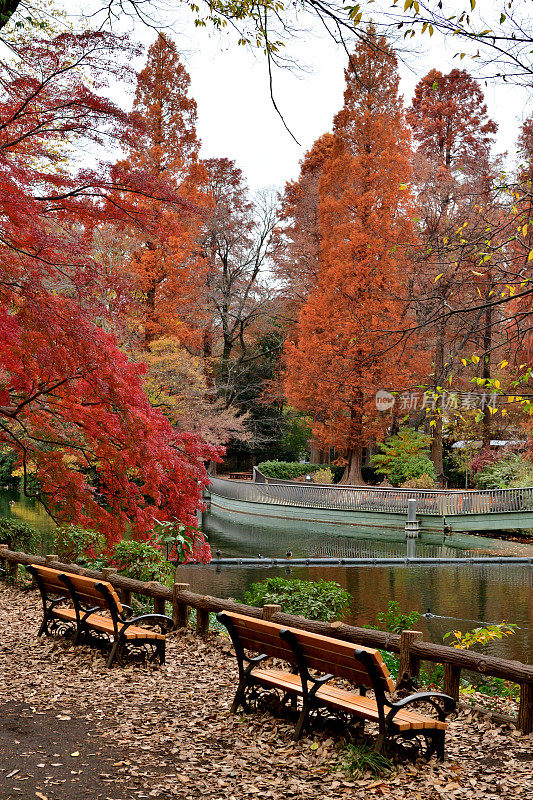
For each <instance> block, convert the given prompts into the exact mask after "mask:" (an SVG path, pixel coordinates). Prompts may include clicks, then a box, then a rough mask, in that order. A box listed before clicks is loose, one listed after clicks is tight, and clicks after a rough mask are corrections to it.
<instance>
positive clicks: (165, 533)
mask: <svg viewBox="0 0 533 800" xmlns="http://www.w3.org/2000/svg"><path fill="white" fill-rule="evenodd" d="M155 533H156V537H157V546H160V545H163V546H164V547H165V549H168V560H169V561H174V562H175V563H178V564H189V563H191V562H197V563H200V564H209V562H210V561H211V548H210V546H209V543H208V541H207V539H206V537H205V534H204V533H203V532H202V531H201V530H199V529H198V528H194V527H193V526H192V525H184V524H183V523H181V522H173V521H171V520H164V521H162V522H159V520H156V530H155Z"/></svg>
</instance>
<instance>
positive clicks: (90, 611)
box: [80, 606, 102, 625]
mask: <svg viewBox="0 0 533 800" xmlns="http://www.w3.org/2000/svg"><path fill="white" fill-rule="evenodd" d="M101 610H102V609H101V608H100V606H93V607H92V608H86V609H84V610H83V616H82V617H81V619H80V623H81V624H82V625H83V624H84V623H85V622H87V620H88V619H89V617H90V616H91V614H97V613H98V612H99V611H101Z"/></svg>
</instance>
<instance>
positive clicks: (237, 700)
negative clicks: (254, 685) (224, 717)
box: [230, 681, 250, 714]
mask: <svg viewBox="0 0 533 800" xmlns="http://www.w3.org/2000/svg"><path fill="white" fill-rule="evenodd" d="M245 689H246V683H243V682H242V681H240V682H239V685H238V687H237V691H236V692H235V697H234V698H233V703H232V704H231V708H230V711H231V713H232V714H236V713H237V711H238V710H239V707H240V706H242V710H243V711H244V712H245V713H247V712H248V711H249V710H250V708H249V706H248V703H247V702H246V700H245V699H244V690H245Z"/></svg>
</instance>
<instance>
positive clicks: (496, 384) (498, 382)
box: [494, 381, 500, 389]
mask: <svg viewBox="0 0 533 800" xmlns="http://www.w3.org/2000/svg"><path fill="white" fill-rule="evenodd" d="M494 386H495V387H496V388H497V389H499V388H500V381H494Z"/></svg>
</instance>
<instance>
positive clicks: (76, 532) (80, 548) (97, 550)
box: [54, 525, 105, 563]
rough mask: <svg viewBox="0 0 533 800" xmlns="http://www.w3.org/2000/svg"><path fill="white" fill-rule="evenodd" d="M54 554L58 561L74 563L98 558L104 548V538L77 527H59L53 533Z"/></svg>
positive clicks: (94, 532) (96, 533)
mask: <svg viewBox="0 0 533 800" xmlns="http://www.w3.org/2000/svg"><path fill="white" fill-rule="evenodd" d="M54 546H55V552H56V553H57V554H58V556H59V560H60V561H64V562H65V563H67V562H69V563H72V562H75V561H77V560H78V559H80V558H84V557H87V556H88V557H89V558H91V559H97V558H100V557H101V555H102V551H103V550H104V547H105V539H104V537H103V536H102V535H101V534H100V533H98V532H97V531H90V530H86V529H85V528H81V527H80V526H79V525H61V526H60V527H59V528H57V529H56V531H55V532H54Z"/></svg>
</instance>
